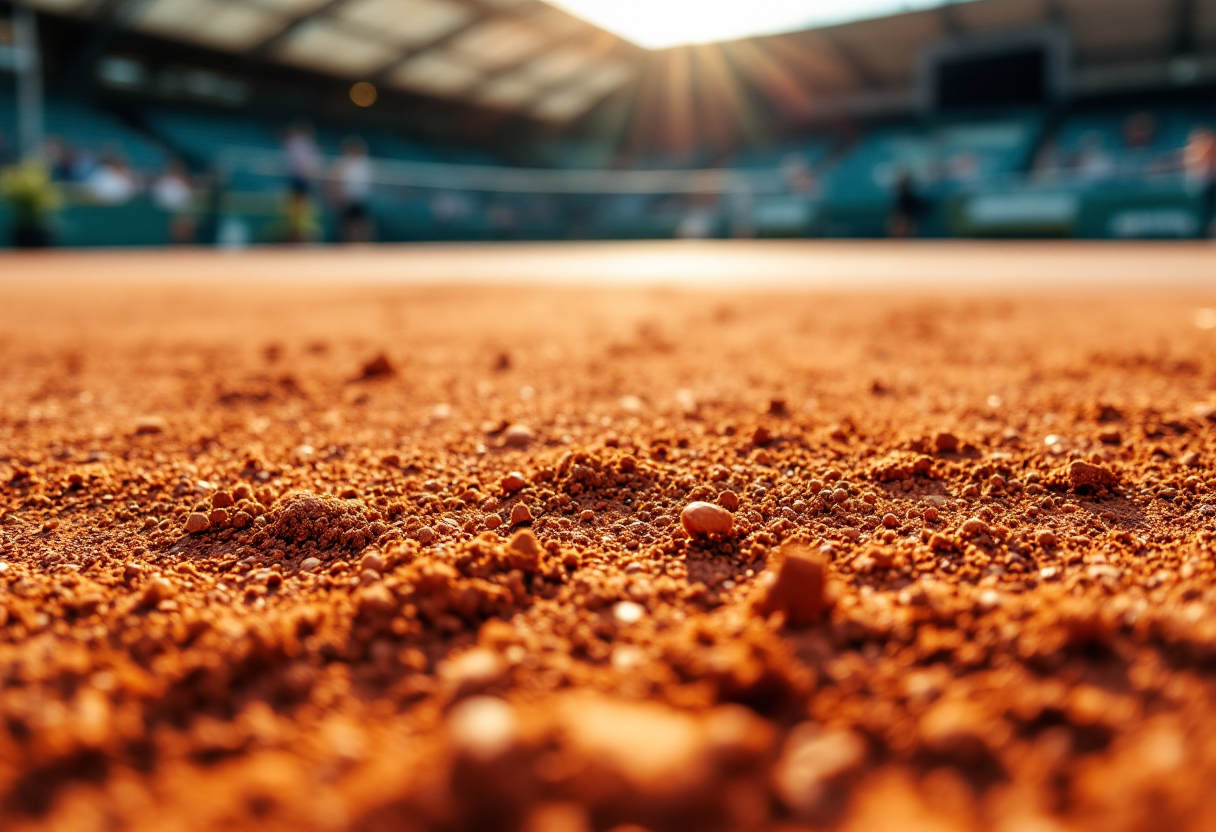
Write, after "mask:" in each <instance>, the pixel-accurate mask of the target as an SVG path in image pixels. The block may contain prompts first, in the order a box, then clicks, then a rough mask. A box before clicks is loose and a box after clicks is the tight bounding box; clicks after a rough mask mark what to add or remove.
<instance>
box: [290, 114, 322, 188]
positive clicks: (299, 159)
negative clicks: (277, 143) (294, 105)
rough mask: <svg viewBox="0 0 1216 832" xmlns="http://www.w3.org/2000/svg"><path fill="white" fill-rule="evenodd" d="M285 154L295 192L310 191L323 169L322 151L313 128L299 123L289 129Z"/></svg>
mask: <svg viewBox="0 0 1216 832" xmlns="http://www.w3.org/2000/svg"><path fill="white" fill-rule="evenodd" d="M283 155H284V156H285V157H286V159H287V175H288V178H289V179H290V180H291V190H292V191H293V192H299V193H308V192H310V191H311V190H312V183H313V180H315V179H316V177H317V174H318V173H319V172H320V170H321V152H320V151H319V150H318V149H317V140H316V137H315V136H314V134H313V131H312V128H311V127H309V126H308V125H307V124H297V125H295V126H293V127H292V128H291V129H290V130H288V131H287V138H286V139H285V140H284V142H283Z"/></svg>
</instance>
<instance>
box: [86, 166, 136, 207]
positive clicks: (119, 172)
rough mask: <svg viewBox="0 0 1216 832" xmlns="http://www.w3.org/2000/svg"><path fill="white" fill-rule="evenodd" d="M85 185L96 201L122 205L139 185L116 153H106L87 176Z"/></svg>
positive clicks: (134, 192) (132, 195)
mask: <svg viewBox="0 0 1216 832" xmlns="http://www.w3.org/2000/svg"><path fill="white" fill-rule="evenodd" d="M86 185H87V187H88V189H89V192H90V193H92V194H93V196H94V197H95V198H96V199H97V201H98V202H102V203H105V204H106V205H122V204H123V203H124V202H130V201H131V199H132V198H133V197H134V196H135V194H136V193H137V192H138V191H139V185H138V183H137V182H136V181H135V176H134V175H133V174H132V173H131V169H130V168H129V167H127V163H126V161H125V160H124V159H123V158H122V157H121V156H119V155H117V154H110V155H107V156H106V157H105V158H103V159H102V160H101V164H100V165H98V166H97V170H95V171H93V173H92V174H91V175H90V176H89V178H88V181H87V182H86Z"/></svg>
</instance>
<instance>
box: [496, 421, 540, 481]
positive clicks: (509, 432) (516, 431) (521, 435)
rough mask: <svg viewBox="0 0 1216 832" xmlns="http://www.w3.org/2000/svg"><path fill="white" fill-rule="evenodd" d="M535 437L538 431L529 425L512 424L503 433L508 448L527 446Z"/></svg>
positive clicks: (504, 442) (503, 440) (503, 439)
mask: <svg viewBox="0 0 1216 832" xmlns="http://www.w3.org/2000/svg"><path fill="white" fill-rule="evenodd" d="M534 439H536V433H535V432H534V431H533V430H532V428H530V427H528V426H527V425H511V427H509V428H507V429H506V430H505V431H504V432H503V435H502V442H503V444H504V445H506V446H507V447H508V448H526V447H528V446H529V445H531V444H532V440H534ZM521 487H522V486H521Z"/></svg>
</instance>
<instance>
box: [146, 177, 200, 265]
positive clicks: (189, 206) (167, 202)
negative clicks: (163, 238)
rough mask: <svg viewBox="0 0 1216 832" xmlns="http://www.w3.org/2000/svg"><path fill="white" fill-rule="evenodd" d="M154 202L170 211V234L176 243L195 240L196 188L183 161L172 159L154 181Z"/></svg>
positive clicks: (164, 209) (163, 209) (158, 206)
mask: <svg viewBox="0 0 1216 832" xmlns="http://www.w3.org/2000/svg"><path fill="white" fill-rule="evenodd" d="M152 202H153V204H155V205H156V207H157V208H160V209H161V210H162V211H166V212H168V213H169V236H170V238H171V239H172V241H173V242H174V243H178V244H184V243H192V242H194V231H195V221H194V212H193V208H194V188H193V187H192V186H191V184H190V176H189V174H187V172H186V167H185V165H183V164H182V163H181V162H178V161H172V162H170V163H169V164H168V166H167V167H166V168H165V170H164V172H163V173H162V174H161V175H160V176H158V177H156V181H155V182H153V183H152Z"/></svg>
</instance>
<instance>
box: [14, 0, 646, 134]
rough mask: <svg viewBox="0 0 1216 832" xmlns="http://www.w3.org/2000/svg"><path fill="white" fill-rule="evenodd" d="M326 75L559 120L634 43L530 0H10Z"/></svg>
mask: <svg viewBox="0 0 1216 832" xmlns="http://www.w3.org/2000/svg"><path fill="white" fill-rule="evenodd" d="M21 1H22V2H24V3H25V5H27V6H31V7H34V8H37V9H40V10H43V11H48V12H53V13H58V14H67V15H73V16H78V17H84V18H88V19H92V20H95V21H97V22H98V23H100V24H103V25H110V26H116V27H119V28H130V29H132V30H134V31H137V32H142V33H145V34H149V35H155V36H159V37H165V38H170V39H174V40H182V41H189V42H192V43H196V44H199V45H201V46H206V47H210V48H213V49H218V50H222V51H228V52H233V53H239V54H245V55H253V56H257V57H262V58H267V59H270V60H273V61H277V62H281V63H284V64H290V65H293V66H297V67H300V68H303V69H308V70H313V71H316V72H321V73H324V74H328V75H334V76H338V77H345V78H350V79H351V80H371V81H373V82H375V83H378V84H381V85H384V86H388V87H396V88H400V89H404V90H407V91H411V92H420V93H424V94H429V95H434V96H437V97H441V98H454V99H459V100H462V101H465V102H467V103H471V104H481V105H485V106H489V107H495V108H499V109H503V110H511V111H521V110H522V111H527V112H530V113H531V114H532V115H535V116H538V117H540V118H544V119H548V120H552V121H566V120H569V119H571V118H574V117H577V116H578V115H580V114H582V113H583V112H585V111H586V110H588V109H590V108H591V107H592V106H594V105H595V104H596V103H597V102H599V101H600V100H601V99H602V98H604V97H605V96H606V95H608V94H610V93H611V92H613V91H614V90H616V89H618V88H619V87H620V86H622V85H623V84H625V83H627V82H628V81H629V80H630V78H631V77H633V75H634V74H635V72H636V66H635V62H634V61H631V60H630V57H631V56H632V54H633V53H636V52H637V51H638V49H637V47H634V46H632V45H631V44H629V43H627V42H625V41H624V40H622V39H621V38H620V37H618V36H617V35H614V34H612V33H610V32H606V31H604V30H603V29H600V28H598V27H596V26H593V25H592V24H589V23H586V22H585V21H583V20H580V19H579V18H577V17H574V16H572V15H570V14H569V13H567V12H565V11H563V10H561V9H558V8H555V7H553V6H550V5H549V4H547V3H544V2H541V1H540V0H21Z"/></svg>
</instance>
